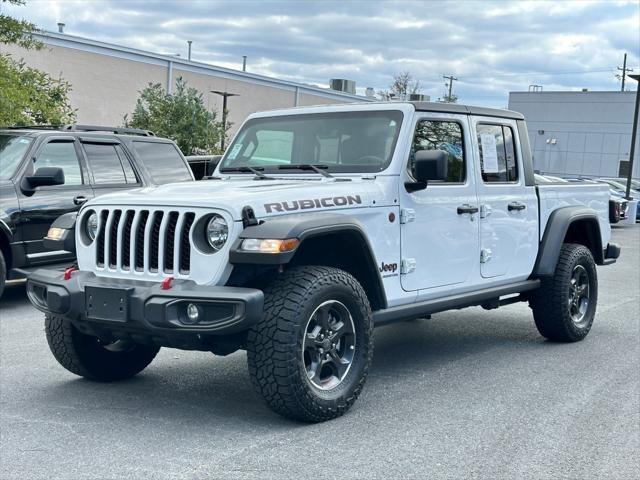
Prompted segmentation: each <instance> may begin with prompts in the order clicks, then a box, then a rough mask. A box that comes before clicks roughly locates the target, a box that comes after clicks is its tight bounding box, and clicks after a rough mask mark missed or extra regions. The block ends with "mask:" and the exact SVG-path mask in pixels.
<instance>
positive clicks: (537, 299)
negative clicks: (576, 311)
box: [529, 243, 598, 342]
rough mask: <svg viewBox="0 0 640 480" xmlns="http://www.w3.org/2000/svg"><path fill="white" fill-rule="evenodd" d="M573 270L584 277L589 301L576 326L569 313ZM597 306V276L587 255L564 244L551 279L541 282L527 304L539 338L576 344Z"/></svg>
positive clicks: (588, 327) (576, 246)
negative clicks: (577, 268) (579, 268)
mask: <svg viewBox="0 0 640 480" xmlns="http://www.w3.org/2000/svg"><path fill="white" fill-rule="evenodd" d="M577 266H581V267H582V268H584V270H585V271H586V273H587V275H588V285H589V298H588V307H587V309H586V312H585V314H584V318H583V319H582V320H581V321H580V322H579V323H576V321H574V320H573V319H572V317H571V313H570V307H569V303H570V298H571V288H572V285H571V279H572V274H573V272H574V271H575V269H576V267H577ZM597 303H598V276H597V273H596V264H595V262H594V260H593V256H592V255H591V251H590V250H589V249H588V248H587V247H585V246H584V245H579V244H575V243H565V244H564V245H563V246H562V249H561V250H560V256H559V258H558V263H557V265H556V269H555V272H554V274H553V276H551V277H548V278H543V279H542V285H541V287H540V288H539V289H538V290H537V291H535V292H534V294H533V296H532V298H531V299H530V301H529V305H530V307H531V309H532V310H533V318H534V320H535V323H536V327H537V328H538V331H539V332H540V334H541V335H542V336H543V337H545V338H547V339H549V340H552V341H556V342H577V341H580V340H582V339H583V338H585V337H586V336H587V334H588V333H589V331H590V330H591V326H592V325H593V319H594V317H595V313H596V305H597Z"/></svg>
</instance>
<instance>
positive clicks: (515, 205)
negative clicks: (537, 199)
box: [507, 202, 527, 212]
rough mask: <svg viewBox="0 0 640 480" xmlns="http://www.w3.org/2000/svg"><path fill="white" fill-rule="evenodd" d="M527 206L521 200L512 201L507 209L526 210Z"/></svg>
mask: <svg viewBox="0 0 640 480" xmlns="http://www.w3.org/2000/svg"><path fill="white" fill-rule="evenodd" d="M525 208H527V206H526V205H525V204H523V203H520V202H512V203H510V204H509V205H508V206H507V210H509V211H510V212H511V211H512V210H524V209H525Z"/></svg>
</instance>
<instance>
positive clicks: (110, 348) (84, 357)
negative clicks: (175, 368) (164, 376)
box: [45, 315, 160, 382]
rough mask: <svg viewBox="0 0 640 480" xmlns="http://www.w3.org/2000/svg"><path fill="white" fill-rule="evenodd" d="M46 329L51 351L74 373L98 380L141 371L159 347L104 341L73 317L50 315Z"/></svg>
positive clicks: (119, 377)
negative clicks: (75, 322)
mask: <svg viewBox="0 0 640 480" xmlns="http://www.w3.org/2000/svg"><path fill="white" fill-rule="evenodd" d="M45 331H46V334H47V342H48V343H49V348H50V349H51V353H53V356H54V357H55V358H56V360H57V361H58V363H59V364H60V365H62V366H63V367H64V368H66V369H67V370H69V371H70V372H71V373H75V374H76V375H79V376H81V377H85V378H87V379H89V380H96V381H103V382H106V381H114V380H124V379H125V378H130V377H133V376H134V375H136V374H137V373H140V372H141V371H142V370H144V369H145V368H146V367H147V366H148V365H149V364H150V363H151V361H152V360H153V359H154V358H155V356H156V354H157V353H158V351H159V350H160V348H159V347H155V346H148V345H141V344H137V343H128V342H124V341H116V342H113V343H103V342H101V341H100V340H99V339H98V338H96V337H92V336H90V335H85V334H84V333H82V332H80V331H79V330H78V329H77V328H76V327H74V326H73V323H71V322H70V321H69V320H66V319H64V318H60V317H55V316H50V315H47V316H46V317H45Z"/></svg>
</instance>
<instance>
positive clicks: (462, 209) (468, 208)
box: [458, 203, 478, 215]
mask: <svg viewBox="0 0 640 480" xmlns="http://www.w3.org/2000/svg"><path fill="white" fill-rule="evenodd" d="M465 213H470V214H474V213H478V207H474V206H473V205H469V204H468V203H465V204H464V205H460V206H459V207H458V215H464V214H465Z"/></svg>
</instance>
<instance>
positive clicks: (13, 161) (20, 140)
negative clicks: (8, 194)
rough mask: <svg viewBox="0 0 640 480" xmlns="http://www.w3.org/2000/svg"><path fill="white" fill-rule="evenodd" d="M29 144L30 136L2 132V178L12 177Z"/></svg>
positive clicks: (0, 134) (0, 140) (0, 172)
mask: <svg viewBox="0 0 640 480" xmlns="http://www.w3.org/2000/svg"><path fill="white" fill-rule="evenodd" d="M29 145H31V139H30V138H29V137H21V136H19V135H8V134H5V133H0V179H2V180H7V179H9V178H11V176H12V175H13V173H14V172H15V171H16V168H17V167H18V165H19V164H20V161H21V160H22V158H23V157H24V154H25V152H26V151H27V149H28V148H29Z"/></svg>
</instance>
